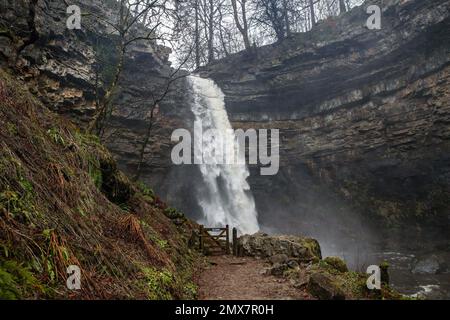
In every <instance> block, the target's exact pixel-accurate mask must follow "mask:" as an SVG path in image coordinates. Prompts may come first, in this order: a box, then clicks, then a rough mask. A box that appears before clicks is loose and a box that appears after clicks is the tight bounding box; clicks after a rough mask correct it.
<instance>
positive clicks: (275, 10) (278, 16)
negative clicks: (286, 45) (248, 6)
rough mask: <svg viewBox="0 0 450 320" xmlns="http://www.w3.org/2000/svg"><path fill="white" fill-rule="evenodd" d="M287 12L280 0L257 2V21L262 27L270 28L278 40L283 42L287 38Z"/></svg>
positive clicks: (256, 0) (259, 0)
mask: <svg viewBox="0 0 450 320" xmlns="http://www.w3.org/2000/svg"><path fill="white" fill-rule="evenodd" d="M284 15H285V10H284V8H283V5H282V3H281V1H280V0H255V15H254V19H255V21H256V22H257V23H258V24H259V25H260V27H263V28H264V27H269V28H271V29H272V30H273V32H274V33H275V36H276V39H277V40H278V41H282V40H283V39H284V38H285V37H286V25H285V17H284Z"/></svg>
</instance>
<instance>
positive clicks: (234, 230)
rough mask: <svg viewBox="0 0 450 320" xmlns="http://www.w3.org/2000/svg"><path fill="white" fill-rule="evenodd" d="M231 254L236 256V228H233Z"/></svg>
mask: <svg viewBox="0 0 450 320" xmlns="http://www.w3.org/2000/svg"><path fill="white" fill-rule="evenodd" d="M233 255H234V256H236V257H237V256H238V241H237V229H236V228H233Z"/></svg>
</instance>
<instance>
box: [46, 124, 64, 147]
mask: <svg viewBox="0 0 450 320" xmlns="http://www.w3.org/2000/svg"><path fill="white" fill-rule="evenodd" d="M47 134H48V135H49V137H50V138H51V140H52V141H53V142H54V143H56V144H59V145H61V146H63V147H65V146H66V141H65V139H64V137H63V135H62V134H61V133H60V132H59V130H58V129H57V128H51V129H49V130H47Z"/></svg>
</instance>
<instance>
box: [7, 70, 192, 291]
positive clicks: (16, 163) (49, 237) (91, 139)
mask: <svg viewBox="0 0 450 320" xmlns="http://www.w3.org/2000/svg"><path fill="white" fill-rule="evenodd" d="M166 207H167V206H166V205H165V204H164V203H162V201H161V200H160V199H159V198H158V197H157V196H156V195H155V194H154V192H153V191H152V190H151V189H150V188H149V187H147V186H145V185H143V184H140V185H139V186H136V185H134V184H132V183H131V182H130V181H129V180H128V178H127V177H126V176H125V175H124V174H123V173H122V172H121V171H119V170H118V168H117V165H116V163H115V161H114V159H113V158H112V156H111V155H110V154H109V152H108V151H107V150H106V149H105V148H104V147H103V146H102V145H101V144H100V141H99V140H98V138H97V137H95V136H92V135H87V134H85V133H83V132H82V131H80V130H79V129H78V128H76V127H75V126H73V125H72V124H70V123H69V122H67V121H65V120H63V119H62V118H61V117H58V116H57V115H55V114H53V113H52V112H50V111H49V110H48V109H47V108H45V107H44V106H43V105H42V104H41V103H40V102H39V101H37V100H36V99H35V98H34V97H33V96H32V95H31V94H30V93H29V92H28V91H27V90H26V88H25V87H24V86H23V85H22V84H21V83H18V82H17V81H16V80H14V79H13V77H12V76H10V75H8V74H7V73H6V72H5V71H0V299H26V298H79V299H108V298H142V299H145V298H152V299H153V298H154V299H157V298H162V299H171V298H192V297H194V296H195V294H194V291H195V290H194V289H195V286H194V285H193V284H192V277H193V268H194V266H195V264H196V259H197V255H196V253H195V252H194V251H192V250H190V249H189V247H188V245H187V243H188V238H189V235H190V234H191V232H192V228H193V225H192V222H190V221H189V220H187V219H184V220H182V221H181V222H182V223H177V224H175V223H173V222H172V220H171V219H169V218H168V217H166V215H165V213H164V212H163V211H164V209H165V208H166ZM69 265H77V266H79V267H80V269H81V272H82V287H81V290H79V291H70V290H69V289H67V287H66V279H67V276H68V275H67V273H66V269H67V267H68V266H69Z"/></svg>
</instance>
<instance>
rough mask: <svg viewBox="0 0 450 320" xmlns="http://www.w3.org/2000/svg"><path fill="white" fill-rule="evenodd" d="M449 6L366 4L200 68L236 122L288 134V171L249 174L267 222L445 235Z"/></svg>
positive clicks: (449, 167) (283, 155) (413, 0)
mask: <svg viewBox="0 0 450 320" xmlns="http://www.w3.org/2000/svg"><path fill="white" fill-rule="evenodd" d="M369 4H377V5H380V7H381V8H382V27H381V30H368V29H367V27H366V20H367V18H368V17H369V15H368V14H366V7H367V5H369ZM449 9H450V1H446V0H431V1H419V0H410V1H394V0H390V1H370V2H367V4H366V5H362V6H361V7H357V8H354V9H353V10H351V11H350V12H347V13H345V14H343V15H341V16H339V17H332V18H329V19H327V20H325V21H322V22H320V23H319V24H318V25H317V26H316V27H314V28H313V30H312V31H311V32H308V33H304V34H295V35H293V36H292V37H290V38H289V39H287V40H285V41H283V42H282V43H279V44H274V45H270V46H265V47H262V48H258V49H257V50H256V53H252V54H246V53H240V54H236V55H232V56H230V57H229V58H226V59H224V60H221V61H218V62H217V63H214V64H212V65H210V66H207V67H205V68H203V69H202V72H203V74H204V75H206V76H209V77H212V78H213V79H214V80H215V81H216V82H217V83H218V84H219V86H220V87H221V88H222V90H223V91H224V93H225V96H226V99H225V101H226V107H227V110H228V112H229V116H230V117H231V119H232V122H233V125H234V126H235V127H239V128H279V129H280V130H281V131H280V134H281V137H280V144H281V146H280V147H281V150H280V160H281V170H280V173H279V174H278V175H276V176H273V177H264V176H259V175H258V172H259V170H257V168H254V170H253V174H252V176H251V178H250V182H251V185H252V189H253V192H254V194H255V197H256V202H257V206H258V210H259V214H260V217H261V218H260V219H261V222H262V223H263V224H265V225H266V226H267V227H270V228H273V229H274V230H283V231H291V232H295V231H297V232H298V231H299V230H310V231H311V232H312V233H314V234H316V235H317V234H319V239H320V238H322V239H326V238H327V237H331V238H333V236H332V234H333V233H335V232H337V233H339V232H344V233H349V235H350V236H352V235H353V236H355V234H356V233H358V230H364V227H363V226H367V225H372V226H376V229H375V230H376V232H377V233H378V235H377V236H378V238H381V237H380V234H383V233H385V232H386V233H388V234H389V233H391V231H392V230H394V229H395V230H396V231H398V233H397V234H398V236H399V237H401V234H402V232H401V231H402V230H403V231H405V230H408V231H411V230H414V231H417V230H419V231H423V233H424V234H425V235H426V233H427V232H426V230H428V229H427V226H433V227H435V228H437V229H440V230H441V231H442V232H443V234H448V231H449V226H450V216H449V211H448V208H449V207H450V200H449V199H450V161H449V160H450V153H449V151H450V104H449V101H450V41H449V40H450V33H449V30H450V13H449ZM358 226H359V227H358ZM409 227H411V228H409ZM361 228H363V229H361ZM340 229H343V230H340ZM345 229H347V231H345ZM349 230H352V231H349ZM364 232H365V231H362V233H364ZM403 239H407V238H403Z"/></svg>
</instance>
